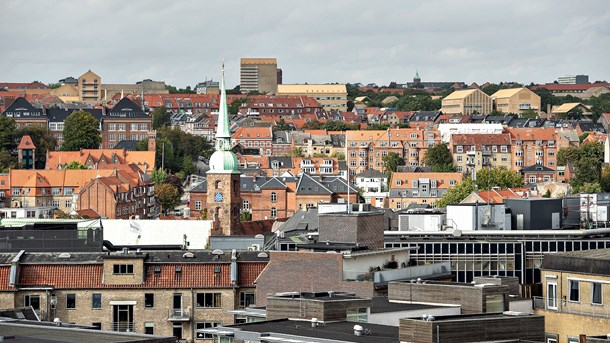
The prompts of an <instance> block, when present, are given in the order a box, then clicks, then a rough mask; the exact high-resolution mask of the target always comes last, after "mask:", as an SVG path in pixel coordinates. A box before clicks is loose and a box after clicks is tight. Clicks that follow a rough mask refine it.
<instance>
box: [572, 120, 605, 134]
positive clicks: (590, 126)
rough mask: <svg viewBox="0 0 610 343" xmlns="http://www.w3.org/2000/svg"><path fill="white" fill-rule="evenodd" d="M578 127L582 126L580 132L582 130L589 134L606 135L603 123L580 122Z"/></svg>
mask: <svg viewBox="0 0 610 343" xmlns="http://www.w3.org/2000/svg"><path fill="white" fill-rule="evenodd" d="M577 126H580V130H582V131H587V132H588V131H593V132H600V133H606V129H605V128H604V126H603V125H602V123H594V122H579V123H577Z"/></svg>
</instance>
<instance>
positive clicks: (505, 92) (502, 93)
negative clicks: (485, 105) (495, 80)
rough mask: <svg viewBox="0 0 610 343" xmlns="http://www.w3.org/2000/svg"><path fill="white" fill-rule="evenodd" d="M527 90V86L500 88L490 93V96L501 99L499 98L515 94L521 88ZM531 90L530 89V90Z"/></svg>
mask: <svg viewBox="0 0 610 343" xmlns="http://www.w3.org/2000/svg"><path fill="white" fill-rule="evenodd" d="M524 89H526V90H528V91H530V90H529V89H527V88H524V87H521V88H509V89H500V90H499V91H497V92H495V93H493V94H492V95H491V97H492V98H496V99H501V98H510V97H512V96H513V95H516V94H517V93H519V92H521V91H522V90H524ZM530 92H531V91H530Z"/></svg>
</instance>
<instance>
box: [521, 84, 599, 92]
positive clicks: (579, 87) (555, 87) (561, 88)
mask: <svg viewBox="0 0 610 343" xmlns="http://www.w3.org/2000/svg"><path fill="white" fill-rule="evenodd" d="M593 87H610V83H586V84H578V85H565V84H556V83H547V84H544V85H539V86H535V87H532V90H536V89H538V88H546V89H548V90H550V91H586V90H587V89H589V88H593Z"/></svg>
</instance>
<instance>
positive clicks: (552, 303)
mask: <svg viewBox="0 0 610 343" xmlns="http://www.w3.org/2000/svg"><path fill="white" fill-rule="evenodd" d="M532 299H533V307H534V309H535V310H545V311H555V312H561V313H568V314H577V315H583V316H591V317H602V318H610V306H609V305H595V304H591V303H580V302H570V301H567V300H565V299H559V298H557V299H552V298H551V299H550V298H543V297H533V298H532Z"/></svg>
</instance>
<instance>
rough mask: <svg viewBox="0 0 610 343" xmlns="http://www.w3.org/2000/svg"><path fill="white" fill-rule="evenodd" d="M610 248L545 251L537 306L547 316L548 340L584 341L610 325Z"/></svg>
mask: <svg viewBox="0 0 610 343" xmlns="http://www.w3.org/2000/svg"><path fill="white" fill-rule="evenodd" d="M609 262H610V249H599V250H590V251H574V252H568V253H560V254H545V255H544V260H543V262H542V268H541V274H542V275H541V278H542V283H543V289H542V294H543V295H542V297H534V309H535V312H536V313H537V314H543V315H544V317H545V334H546V341H545V342H553V343H574V342H582V341H581V340H579V337H580V335H587V336H593V335H605V334H607V333H608V328H610V305H609V304H610V271H609V270H608V263H609Z"/></svg>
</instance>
